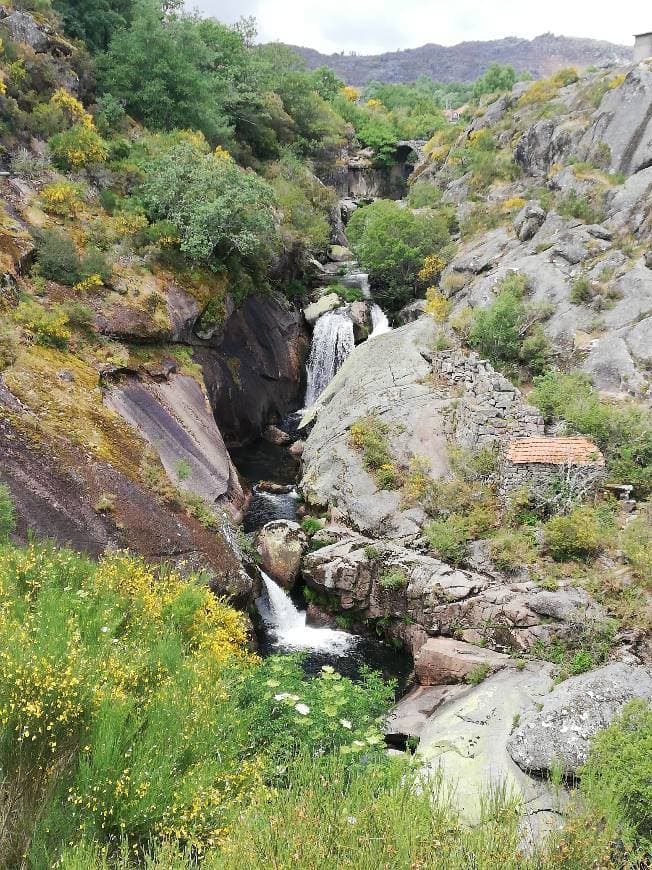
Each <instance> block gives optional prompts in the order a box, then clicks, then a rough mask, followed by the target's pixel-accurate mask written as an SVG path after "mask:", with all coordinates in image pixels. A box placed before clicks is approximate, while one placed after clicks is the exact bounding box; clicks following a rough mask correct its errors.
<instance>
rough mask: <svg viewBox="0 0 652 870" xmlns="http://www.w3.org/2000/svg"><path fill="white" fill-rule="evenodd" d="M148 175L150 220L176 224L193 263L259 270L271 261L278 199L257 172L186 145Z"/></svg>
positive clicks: (145, 194) (151, 166)
mask: <svg viewBox="0 0 652 870" xmlns="http://www.w3.org/2000/svg"><path fill="white" fill-rule="evenodd" d="M145 175H146V178H145V182H144V184H143V186H142V188H141V191H140V194H141V196H142V199H143V202H144V204H145V207H146V209H147V211H148V214H149V216H150V218H151V219H152V220H154V221H159V220H168V221H171V222H172V224H174V226H175V227H176V229H177V231H178V233H179V236H180V238H181V243H180V246H181V250H182V251H184V252H185V253H187V254H188V255H189V256H190V257H191V258H193V259H196V260H201V261H204V262H213V263H215V262H219V263H228V262H232V261H233V260H234V259H235V260H236V261H238V262H244V263H246V264H248V265H251V266H254V267H258V266H264V265H265V264H266V262H267V261H268V260H269V257H270V255H271V252H272V248H273V244H274V241H275V240H276V228H275V223H274V217H273V212H272V209H273V207H274V205H275V202H276V199H275V196H274V191H273V189H272V188H271V187H270V185H269V184H268V183H267V182H266V181H264V180H263V179H262V178H260V176H258V175H256V173H255V172H251V171H246V170H244V169H242V168H240V167H239V166H238V165H237V164H236V163H235V162H234V161H233V160H231V159H230V158H228V157H224V156H219V155H216V154H203V153H202V152H201V151H199V150H197V149H196V148H194V147H193V146H192V145H191V144H190V143H188V142H181V143H179V144H177V145H176V146H173V147H172V148H171V149H170V150H169V151H167V152H164V153H163V154H161V155H160V156H158V157H156V158H155V159H153V160H152V161H150V162H149V163H148V164H146V165H145Z"/></svg>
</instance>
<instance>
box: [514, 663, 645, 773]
mask: <svg viewBox="0 0 652 870" xmlns="http://www.w3.org/2000/svg"><path fill="white" fill-rule="evenodd" d="M634 698H644V699H645V700H647V701H652V676H651V675H650V672H649V671H648V670H647V669H646V668H644V667H637V666H635V665H627V664H621V663H616V664H610V665H606V666H605V667H603V668H598V670H595V671H591V672H590V673H586V674H580V675H579V676H577V677H571V678H570V679H568V680H566V681H565V682H563V683H561V684H560V685H558V686H556V687H555V688H554V689H553V691H552V692H550V694H549V695H547V696H546V697H545V698H544V699H543V704H542V706H541V709H540V710H531V711H530V712H529V713H527V715H525V716H523V717H521V722H520V724H519V726H518V728H517V729H516V730H515V731H514V733H513V735H512V736H511V738H510V740H509V742H508V744H507V749H508V751H509V754H510V755H511V757H512V759H513V760H514V761H515V762H516V763H517V764H518V765H519V767H521V768H522V769H523V770H527V771H532V772H536V773H546V772H548V771H550V770H552V768H553V767H554V766H555V765H561V767H562V769H563V772H564V774H565V775H566V776H572V775H573V774H575V773H577V771H578V769H579V768H580V767H581V766H582V764H584V762H585V761H586V759H587V757H588V749H589V741H590V739H591V737H593V735H594V734H596V733H597V732H598V731H600V730H601V729H603V728H606V727H607V726H608V725H609V723H610V722H611V721H612V719H613V718H614V717H615V716H616V715H617V714H618V713H619V712H620V711H621V710H622V708H623V707H624V705H625V704H626V703H627V702H628V701H631V700H632V699H634Z"/></svg>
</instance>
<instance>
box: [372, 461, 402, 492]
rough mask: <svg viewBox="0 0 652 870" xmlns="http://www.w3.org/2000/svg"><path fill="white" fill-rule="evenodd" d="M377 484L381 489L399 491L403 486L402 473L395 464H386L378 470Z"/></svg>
mask: <svg viewBox="0 0 652 870" xmlns="http://www.w3.org/2000/svg"><path fill="white" fill-rule="evenodd" d="M376 483H377V484H378V488H379V489H398V487H399V486H400V485H401V473H400V471H399V470H398V468H397V467H396V466H395V465H394V463H393V462H384V463H383V464H382V465H381V466H380V468H378V469H377V470H376Z"/></svg>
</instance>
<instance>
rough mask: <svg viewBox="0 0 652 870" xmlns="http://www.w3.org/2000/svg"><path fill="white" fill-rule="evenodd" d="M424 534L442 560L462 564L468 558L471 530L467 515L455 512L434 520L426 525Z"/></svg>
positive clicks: (452, 563) (451, 563)
mask: <svg viewBox="0 0 652 870" xmlns="http://www.w3.org/2000/svg"><path fill="white" fill-rule="evenodd" d="M423 534H424V537H425V539H426V541H427V542H428V546H430V547H432V549H433V550H435V551H436V553H437V555H438V556H439V557H440V558H441V559H442V561H444V562H448V563H449V564H450V565H460V564H461V563H462V562H463V561H464V559H465V558H466V555H467V551H468V543H469V541H470V540H471V532H470V529H469V524H468V522H467V521H466V518H465V517H461V516H459V515H457V514H454V515H452V516H450V517H448V518H447V519H444V520H434V521H433V522H431V523H427V525H425V526H424V528H423Z"/></svg>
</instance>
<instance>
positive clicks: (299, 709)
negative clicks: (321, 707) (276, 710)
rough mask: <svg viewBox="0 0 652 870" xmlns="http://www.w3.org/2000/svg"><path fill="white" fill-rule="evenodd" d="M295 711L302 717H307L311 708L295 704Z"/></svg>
mask: <svg viewBox="0 0 652 870" xmlns="http://www.w3.org/2000/svg"><path fill="white" fill-rule="evenodd" d="M294 709H295V710H296V711H297V713H301V715H302V716H307V715H308V713H310V707H309V706H308V705H307V704H295V705H294Z"/></svg>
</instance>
